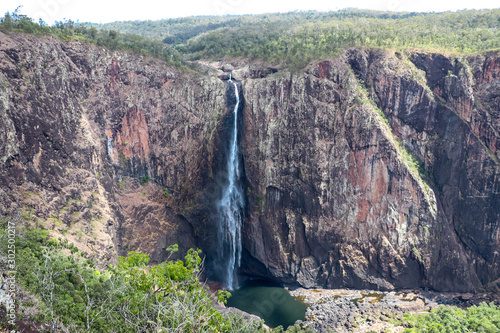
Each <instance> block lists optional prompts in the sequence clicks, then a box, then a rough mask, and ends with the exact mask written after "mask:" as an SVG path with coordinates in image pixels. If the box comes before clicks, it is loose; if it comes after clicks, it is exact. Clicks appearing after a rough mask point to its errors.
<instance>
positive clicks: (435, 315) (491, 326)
mask: <svg viewBox="0 0 500 333" xmlns="http://www.w3.org/2000/svg"><path fill="white" fill-rule="evenodd" d="M404 322H405V326H407V327H410V328H407V329H405V331H404V332H405V333H413V332H415V333H416V332H424V333H447V332H455V333H462V332H463V333H468V332H478V333H480V332H484V333H498V332H500V306H497V305H495V304H493V303H490V304H486V303H481V304H480V305H479V306H472V307H470V308H468V309H467V310H463V309H460V308H457V307H448V306H444V305H441V306H439V307H438V308H437V309H434V310H432V311H431V312H430V313H429V314H426V315H406V316H405V319H404Z"/></svg>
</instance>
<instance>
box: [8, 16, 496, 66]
mask: <svg viewBox="0 0 500 333" xmlns="http://www.w3.org/2000/svg"><path fill="white" fill-rule="evenodd" d="M499 20H500V9H493V10H465V11H459V12H444V13H395V12H382V11H372V10H356V9H345V10H340V11H335V12H315V11H307V12H290V13H279V14H262V15H242V16H202V17H187V18H178V19H168V20H159V21H124V22H113V23H107V24H94V23H85V24H76V23H74V22H72V21H65V22H56V24H55V25H54V26H51V27H50V26H47V25H46V24H45V23H44V22H42V21H40V22H39V23H35V22H33V20H32V19H30V18H28V17H26V16H25V15H21V14H19V12H18V10H16V11H14V12H13V13H6V14H5V16H4V17H3V18H2V19H0V30H19V31H24V32H29V33H42V34H51V35H55V36H58V37H60V38H62V39H65V40H68V39H71V38H77V39H81V40H85V41H90V42H94V43H97V44H98V45H103V46H107V47H110V48H113V49H117V48H118V49H128V50H132V51H134V52H139V53H144V54H151V55H154V56H158V57H160V58H163V59H165V60H167V61H168V62H174V63H176V64H179V63H180V62H181V60H182V59H190V60H197V59H219V58H223V57H244V58H249V59H260V60H264V61H267V62H271V63H281V64H286V65H290V66H292V67H295V68H301V67H304V66H305V65H306V64H307V63H309V62H311V61H313V60H318V59H324V58H329V57H332V56H334V55H336V54H338V52H339V50H341V49H343V48H347V47H372V48H373V47H375V48H396V49H408V48H418V49H427V50H433V51H446V52H459V53H473V52H481V51H487V50H494V49H498V48H500V31H499V29H498V22H499Z"/></svg>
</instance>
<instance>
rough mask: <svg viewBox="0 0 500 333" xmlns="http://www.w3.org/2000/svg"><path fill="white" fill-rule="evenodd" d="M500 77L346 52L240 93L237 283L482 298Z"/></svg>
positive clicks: (490, 251) (444, 64)
mask: <svg viewBox="0 0 500 333" xmlns="http://www.w3.org/2000/svg"><path fill="white" fill-rule="evenodd" d="M499 64H500V63H499V61H498V57H497V55H495V54H489V55H484V56H475V57H470V58H463V59H453V58H451V57H445V56H443V55H439V54H423V53H411V54H408V55H403V54H399V53H390V52H385V51H362V50H347V51H345V52H344V54H343V55H342V56H340V57H338V58H336V59H334V60H330V61H323V62H319V63H315V64H311V65H310V66H309V67H308V68H307V70H306V71H305V73H300V74H293V75H291V74H282V75H276V76H273V77H269V78H266V79H260V80H248V81H247V82H246V83H245V89H244V94H245V98H246V101H247V108H246V109H245V116H246V118H245V126H246V127H245V138H246V143H245V144H244V147H245V149H246V156H247V159H246V165H245V166H246V170H247V173H248V174H249V177H248V179H249V184H250V189H251V192H252V195H251V196H250V198H249V200H250V201H251V203H252V207H253V209H252V214H251V217H250V218H249V220H248V223H247V224H246V234H247V235H249V237H248V238H247V242H246V243H245V245H246V249H247V253H246V254H247V260H245V261H244V262H246V263H248V265H247V266H245V270H246V271H247V272H248V273H249V274H255V269H253V268H252V265H254V263H255V262H258V263H262V264H263V265H261V267H260V270H259V273H260V274H262V275H270V276H274V277H276V278H278V279H280V280H283V281H287V282H289V283H293V282H295V281H296V282H298V283H299V284H301V285H302V286H305V287H315V286H322V287H330V288H331V287H356V288H381V289H392V288H413V287H422V286H427V287H430V288H434V289H438V290H459V291H468V290H474V289H476V288H478V287H480V286H483V285H486V284H488V283H489V284H490V286H492V284H491V282H492V281H493V280H495V279H497V278H498V277H499V273H500V271H499V263H500V261H499V260H500V259H499V257H498V251H499V249H500V242H499V238H498V237H499V222H500V215H499V213H500V206H499V205H500V196H499V188H500V183H499V163H498V159H499V156H500V155H499V154H498V133H499V131H498V129H499V113H498V110H499V105H500V104H499V101H500V99H499V98H498V96H499V93H498V91H499V90H498V87H499V86H498V82H500V81H498V78H499V77H498V66H499ZM382 112H383V113H382ZM379 114H381V115H383V116H382V117H381V116H379ZM384 118H386V121H387V123H388V125H389V126H387V125H386V124H384V122H386V121H384ZM391 132H392V133H393V134H392V133H391ZM397 141H399V142H402V143H401V148H402V147H405V148H406V149H405V150H407V151H409V152H410V153H411V154H412V155H413V156H414V160H415V161H416V162H417V164H418V162H419V161H420V162H421V163H420V164H421V165H420V168H419V169H420V170H417V168H415V167H412V168H410V167H409V164H410V165H411V164H412V163H411V160H410V159H409V158H408V157H405V155H407V154H406V153H405V152H404V150H403V149H401V148H400V147H399V144H395V143H396V142H397ZM495 154H496V155H495ZM409 162H410V163H409Z"/></svg>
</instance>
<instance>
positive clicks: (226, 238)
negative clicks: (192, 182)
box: [217, 77, 244, 289]
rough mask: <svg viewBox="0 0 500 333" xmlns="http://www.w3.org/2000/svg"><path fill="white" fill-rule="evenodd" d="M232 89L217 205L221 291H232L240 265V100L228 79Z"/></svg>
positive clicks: (241, 206) (241, 203) (235, 88)
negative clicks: (228, 137) (228, 138)
mask: <svg viewBox="0 0 500 333" xmlns="http://www.w3.org/2000/svg"><path fill="white" fill-rule="evenodd" d="M229 82H231V83H233V85H234V93H235V96H236V105H235V106H234V116H233V126H232V133H231V142H230V149H229V156H228V161H227V185H226V186H225V187H224V189H223V191H222V199H221V200H220V202H219V204H218V207H217V208H218V212H219V214H218V215H219V218H220V223H219V230H218V232H219V241H221V242H222V248H221V250H222V251H221V252H222V253H221V257H222V259H224V262H225V265H226V267H225V275H226V276H225V281H224V283H225V287H227V288H229V289H233V288H235V287H236V283H235V277H236V271H237V269H238V267H239V266H240V261H241V227H242V210H243V206H244V198H243V191H242V190H241V186H240V183H239V180H240V166H239V159H238V107H239V104H240V97H239V93H238V86H237V85H236V83H235V82H233V81H232V80H231V77H230V78H229Z"/></svg>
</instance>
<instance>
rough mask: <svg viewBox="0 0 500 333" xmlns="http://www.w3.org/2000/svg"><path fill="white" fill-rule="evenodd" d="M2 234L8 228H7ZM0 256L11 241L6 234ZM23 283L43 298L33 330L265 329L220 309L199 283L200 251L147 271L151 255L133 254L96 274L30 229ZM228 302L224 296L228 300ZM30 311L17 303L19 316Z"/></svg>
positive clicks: (73, 252)
mask: <svg viewBox="0 0 500 333" xmlns="http://www.w3.org/2000/svg"><path fill="white" fill-rule="evenodd" d="M2 230H4V228H2ZM0 236H1V240H2V242H1V244H2V252H4V251H5V249H4V248H3V247H5V244H6V242H4V241H3V240H5V239H6V234H5V233H4V232H3V231H2V234H1V235H0ZM15 244H16V250H17V265H18V267H17V268H18V274H17V278H18V281H19V284H20V286H21V287H22V289H23V290H26V291H29V292H30V293H32V294H34V295H36V297H37V298H38V299H39V303H40V304H38V305H36V307H37V313H38V314H37V315H36V316H34V317H33V318H31V319H32V320H33V321H34V322H35V323H36V322H38V323H40V324H41V323H45V324H49V325H50V329H49V330H48V331H54V332H55V331H58V330H59V329H60V328H61V327H63V326H64V327H66V328H67V329H69V331H71V332H84V331H85V332H260V331H262V330H263V328H262V324H261V323H259V322H244V321H243V319H242V317H241V316H239V315H235V314H221V313H220V312H219V311H217V310H216V309H214V307H213V304H212V300H211V299H210V297H209V292H208V290H207V289H206V288H205V287H204V286H203V285H202V284H201V283H200V282H199V278H198V275H199V273H200V270H201V261H202V260H201V258H200V256H199V254H200V251H199V250H193V249H191V250H189V252H188V253H187V255H186V257H185V260H184V261H181V260H171V261H167V262H163V263H161V264H159V265H156V266H153V267H149V268H146V267H147V265H148V262H149V257H148V256H147V255H146V254H143V253H138V252H130V253H129V254H128V256H127V257H120V258H119V263H118V264H117V265H114V266H113V265H112V266H109V268H108V269H107V270H105V271H102V272H99V271H98V270H96V269H95V267H94V264H93V263H92V261H90V260H87V259H85V258H84V256H83V255H82V253H80V252H79V251H78V249H76V248H75V247H74V246H73V245H72V244H69V243H68V242H67V241H65V240H64V241H55V240H51V239H49V238H48V236H47V233H46V231H42V230H39V229H28V230H25V231H24V233H23V234H22V235H19V236H18V237H17V239H16V243H15ZM223 295H224V294H223ZM28 305H29V304H18V306H19V308H18V309H19V310H18V313H21V312H22V311H23V309H25V308H26V307H27V306H28Z"/></svg>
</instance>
